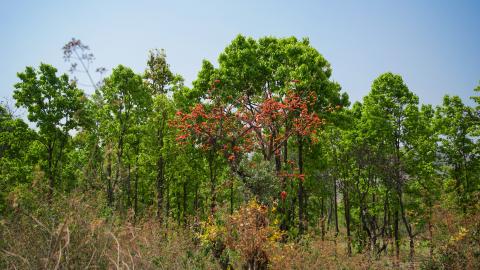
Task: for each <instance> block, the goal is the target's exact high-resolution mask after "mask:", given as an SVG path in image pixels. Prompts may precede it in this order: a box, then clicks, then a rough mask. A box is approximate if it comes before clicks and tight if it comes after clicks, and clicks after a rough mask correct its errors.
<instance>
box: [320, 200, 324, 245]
mask: <svg viewBox="0 0 480 270" xmlns="http://www.w3.org/2000/svg"><path fill="white" fill-rule="evenodd" d="M320 216H321V219H320V227H321V231H322V241H323V240H325V199H324V198H323V196H322V200H321V203H320Z"/></svg>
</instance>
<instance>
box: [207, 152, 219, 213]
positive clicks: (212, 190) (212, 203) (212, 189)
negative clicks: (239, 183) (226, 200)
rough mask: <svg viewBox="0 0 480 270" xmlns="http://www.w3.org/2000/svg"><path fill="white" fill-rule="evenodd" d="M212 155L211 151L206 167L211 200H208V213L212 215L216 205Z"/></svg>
mask: <svg viewBox="0 0 480 270" xmlns="http://www.w3.org/2000/svg"><path fill="white" fill-rule="evenodd" d="M213 159H214V156H213V153H210V156H209V158H208V168H209V171H210V196H211V201H210V214H211V215H213V214H215V207H216V205H217V203H216V200H217V199H216V194H215V193H216V192H215V189H216V187H215V185H216V180H215V168H214V164H213V163H214V160H213Z"/></svg>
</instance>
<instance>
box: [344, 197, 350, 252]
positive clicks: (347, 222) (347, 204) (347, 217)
mask: <svg viewBox="0 0 480 270" xmlns="http://www.w3.org/2000/svg"><path fill="white" fill-rule="evenodd" d="M348 196H349V194H348V191H347V190H346V188H345V189H344V191H343V204H344V208H345V227H346V230H347V255H348V256H349V257H350V256H352V237H351V232H350V199H349V197H348Z"/></svg>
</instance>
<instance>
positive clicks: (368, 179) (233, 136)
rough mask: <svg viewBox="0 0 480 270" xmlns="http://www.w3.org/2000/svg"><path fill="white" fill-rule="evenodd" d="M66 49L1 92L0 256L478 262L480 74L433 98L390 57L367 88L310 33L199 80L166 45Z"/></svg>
mask: <svg viewBox="0 0 480 270" xmlns="http://www.w3.org/2000/svg"><path fill="white" fill-rule="evenodd" d="M62 52H63V58H64V60H65V61H66V63H67V64H68V65H69V66H70V67H71V68H70V70H69V71H68V72H67V73H65V74H61V72H59V70H57V68H55V67H54V66H52V65H49V64H46V63H32V66H28V67H25V69H24V70H19V71H18V73H17V77H18V79H17V83H16V84H15V85H13V86H12V89H13V97H12V98H13V99H12V100H13V103H8V102H3V103H2V104H1V107H0V268H1V269H249V270H250V269H251V270H254V269H255V270H261V269H480V140H479V136H480V96H479V95H478V94H479V92H480V85H479V86H478V87H477V88H476V89H472V92H471V95H472V97H471V100H462V99H461V98H460V97H459V96H455V95H446V96H445V97H444V98H443V103H442V104H438V105H430V104H422V103H421V102H420V101H419V98H418V96H417V95H416V94H415V93H414V91H412V90H411V89H409V87H408V86H407V84H406V83H405V82H404V80H403V78H402V76H401V75H399V74H395V73H392V72H389V71H385V73H383V74H379V76H378V77H377V78H376V79H375V80H373V81H372V82H371V88H370V91H369V93H368V95H366V96H364V97H363V99H362V100H361V101H358V102H354V103H353V102H350V101H349V96H348V94H347V92H346V91H345V90H343V89H342V87H341V85H340V84H339V83H338V82H336V81H334V80H333V79H332V72H333V70H332V67H331V65H330V63H329V62H328V60H327V59H325V58H324V57H323V55H322V54H321V53H320V52H318V51H317V49H315V48H314V47H313V46H312V45H311V44H310V42H309V40H308V39H307V38H304V39H297V38H295V37H286V38H277V37H272V36H267V37H262V38H258V39H255V38H251V37H247V36H243V35H238V36H237V37H235V38H234V39H233V40H232V41H231V43H230V44H229V45H228V46H227V47H226V48H225V49H224V50H223V51H222V52H221V53H220V54H219V56H218V64H217V63H215V64H213V63H211V62H209V61H207V60H204V61H203V63H202V66H201V69H200V70H199V71H198V76H197V78H196V79H195V80H194V81H193V83H192V86H191V87H189V86H186V84H185V81H184V79H183V77H182V76H181V75H180V74H176V73H175V71H174V70H171V68H170V65H169V63H168V61H167V56H166V53H165V51H164V50H162V49H155V50H151V51H150V52H146V53H145V67H144V72H142V73H136V72H134V71H133V69H131V68H129V67H126V66H123V65H118V66H116V67H114V68H112V69H111V70H107V69H105V68H102V67H96V68H94V66H95V57H94V55H93V50H90V48H89V47H88V46H87V45H86V44H84V43H82V41H80V40H78V39H72V40H71V41H69V42H68V43H67V44H65V46H64V47H63V51H59V58H60V57H62ZM12 76H15V75H14V74H12ZM97 78H100V79H97ZM87 90H88V91H87ZM347 90H348V89H347ZM452 90H454V89H452ZM87 93H90V94H87ZM19 112H23V114H22V113H19Z"/></svg>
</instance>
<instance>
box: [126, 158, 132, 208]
mask: <svg viewBox="0 0 480 270" xmlns="http://www.w3.org/2000/svg"><path fill="white" fill-rule="evenodd" d="M131 167H132V166H131V164H130V161H129V162H128V168H127V179H126V183H125V184H126V185H125V186H126V192H127V203H126V207H125V209H129V208H130V207H131V206H132V199H131V197H132V195H131V193H132V192H131Z"/></svg>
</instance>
